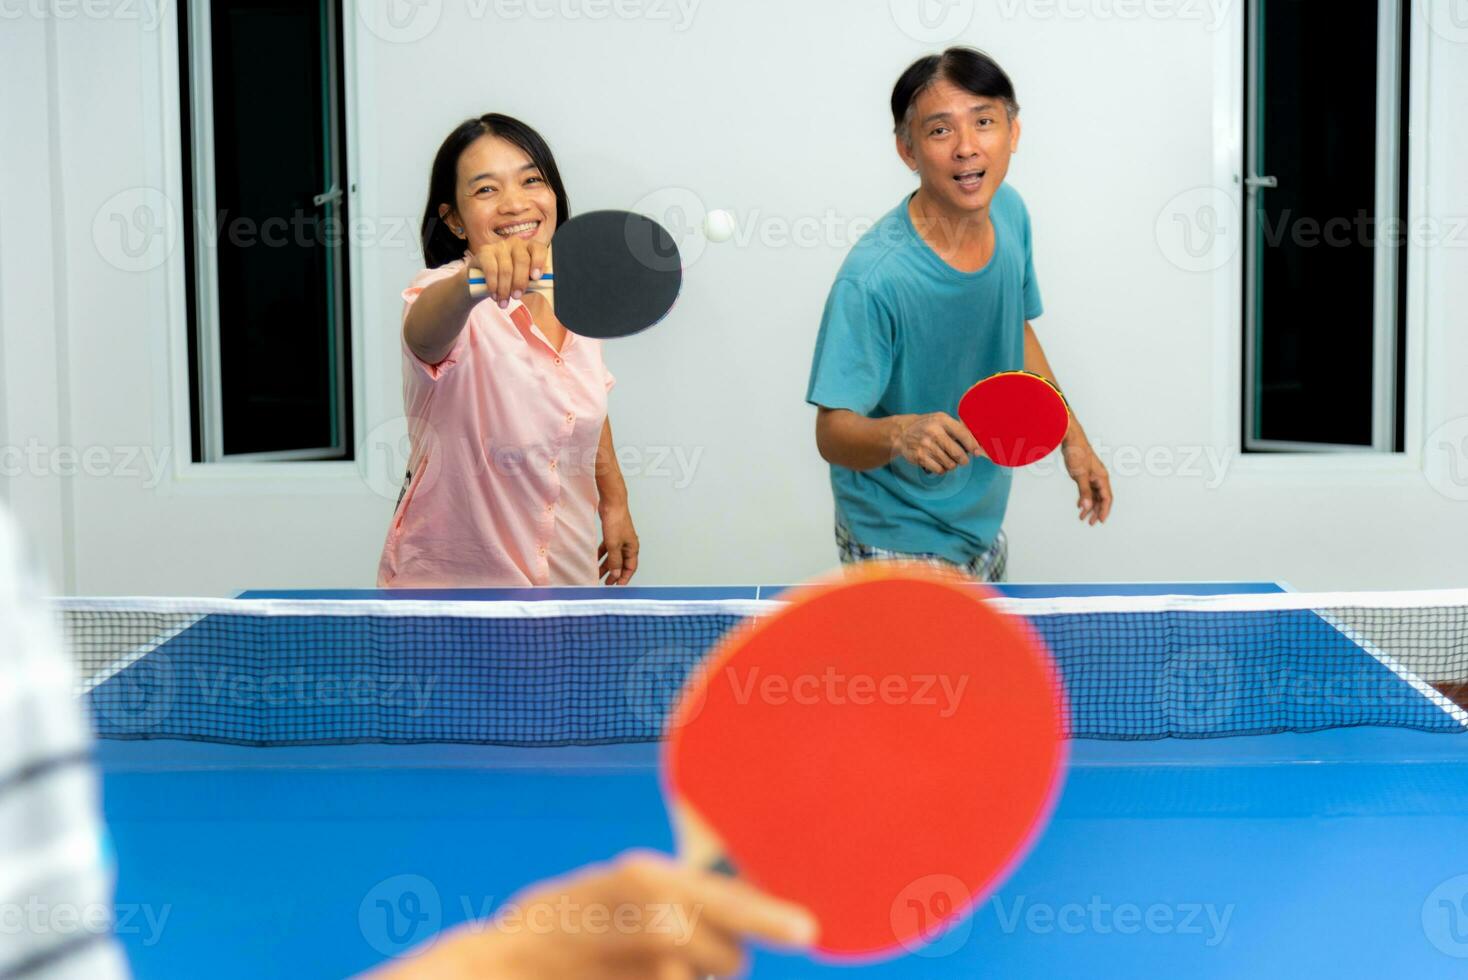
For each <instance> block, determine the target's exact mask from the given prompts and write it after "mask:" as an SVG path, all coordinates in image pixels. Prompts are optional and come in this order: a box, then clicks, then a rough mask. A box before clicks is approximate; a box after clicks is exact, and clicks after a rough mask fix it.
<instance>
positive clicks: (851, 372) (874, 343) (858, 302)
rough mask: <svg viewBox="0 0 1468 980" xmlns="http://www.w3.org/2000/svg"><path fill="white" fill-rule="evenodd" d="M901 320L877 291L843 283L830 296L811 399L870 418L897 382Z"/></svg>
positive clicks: (812, 376) (818, 338)
mask: <svg viewBox="0 0 1468 980" xmlns="http://www.w3.org/2000/svg"><path fill="white" fill-rule="evenodd" d="M895 329H896V322H895V320H894V318H893V317H892V315H891V312H890V311H889V310H888V309H886V308H885V307H884V306H883V305H882V304H881V303H880V302H879V301H878V300H877V298H876V297H875V296H873V295H872V293H871V291H870V290H869V289H867V288H866V287H865V286H864V285H862V284H861V283H860V282H858V281H856V280H852V279H837V280H836V283H835V285H833V286H832V287H831V293H830V295H829V296H827V297H826V309H825V312H824V313H822V315H821V329H820V332H819V334H818V335H817V336H816V350H815V358H814V360H813V362H812V364H811V369H810V386H809V387H808V388H807V390H806V395H805V400H806V401H807V402H809V403H810V404H812V405H819V406H821V407H823V408H844V409H848V410H850V411H853V412H856V413H857V414H858V415H869V414H871V412H872V410H873V409H875V408H876V407H877V404H878V403H879V402H880V401H881V400H882V395H883V394H884V393H886V391H887V385H888V383H889V382H890V381H891V378H892V360H893V350H894V347H895V344H894V335H895Z"/></svg>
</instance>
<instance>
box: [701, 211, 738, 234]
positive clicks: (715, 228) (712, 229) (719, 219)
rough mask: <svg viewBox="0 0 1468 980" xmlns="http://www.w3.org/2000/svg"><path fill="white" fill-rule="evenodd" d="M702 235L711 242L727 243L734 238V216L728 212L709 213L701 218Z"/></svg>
mask: <svg viewBox="0 0 1468 980" xmlns="http://www.w3.org/2000/svg"><path fill="white" fill-rule="evenodd" d="M703 234H704V237H705V238H707V239H708V240H709V241H711V242H727V241H728V240H729V239H730V238H732V237H734V216H733V215H732V214H730V213H729V212H728V211H722V210H721V211H710V212H709V213H708V214H706V215H704V218H703Z"/></svg>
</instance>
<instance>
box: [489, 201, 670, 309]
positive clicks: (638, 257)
mask: <svg viewBox="0 0 1468 980" xmlns="http://www.w3.org/2000/svg"><path fill="white" fill-rule="evenodd" d="M474 271H475V272H476V273H477V272H478V270H474ZM682 285H683V260H682V258H681V257H680V255H679V253H678V245H677V243H676V242H675V241H674V240H673V236H672V235H671V234H669V233H668V230H667V229H666V228H664V227H663V226H662V225H660V224H658V223H657V222H656V221H654V220H652V219H651V218H649V217H646V216H645V215H641V214H633V213H632V212H630V211H588V212H587V213H585V214H581V215H577V216H576V217H574V218H572V219H570V220H569V221H567V222H566V223H565V224H564V225H562V226H561V227H559V228H557V229H556V233H555V235H554V236H552V238H551V244H550V256H549V258H548V260H547V262H546V269H545V272H544V273H543V274H542V275H541V277H540V278H539V279H536V280H533V281H532V282H531V284H530V288H531V289H532V290H535V291H537V292H543V293H545V294H547V295H548V296H549V297H550V298H551V303H552V305H553V306H554V308H555V311H556V319H558V320H560V321H561V322H562V323H563V324H565V325H566V328H567V329H568V330H570V331H572V332H573V333H578V334H580V335H581V336H583V337H600V338H610V337H627V336H630V335H632V334H634V333H637V332H638V331H641V330H646V329H647V328H648V327H650V326H652V325H654V324H656V323H657V322H658V321H659V320H661V319H662V318H663V317H665V316H667V314H668V311H669V310H671V309H672V308H673V303H674V301H675V300H677V298H678V292H679V290H680V289H681V288H682ZM469 288H470V291H471V293H475V294H476V295H477V294H478V293H482V292H483V291H484V289H485V285H484V277H483V275H482V274H479V275H474V274H471V276H470V279H469ZM476 291H477V292H476Z"/></svg>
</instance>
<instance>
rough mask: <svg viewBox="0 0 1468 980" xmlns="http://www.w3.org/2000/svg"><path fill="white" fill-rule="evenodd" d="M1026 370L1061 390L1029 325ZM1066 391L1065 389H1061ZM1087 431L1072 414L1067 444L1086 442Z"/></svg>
mask: <svg viewBox="0 0 1468 980" xmlns="http://www.w3.org/2000/svg"><path fill="white" fill-rule="evenodd" d="M1025 370H1026V371H1028V372H1030V373H1031V374H1038V375H1039V376H1040V377H1042V378H1049V379H1050V381H1051V382H1052V383H1053V384H1054V385H1055V387H1057V388H1060V382H1059V381H1058V380H1057V379H1056V377H1055V372H1054V371H1053V370H1051V368H1050V360H1049V358H1047V357H1046V356H1045V348H1043V347H1041V346H1040V338H1039V337H1038V336H1036V335H1035V328H1034V327H1032V326H1030V325H1029V324H1028V323H1026V324H1025ZM1060 390H1061V391H1064V390H1065V389H1064V388H1061V389H1060ZM1085 438H1086V430H1085V429H1083V428H1081V421H1080V419H1078V418H1076V416H1075V411H1074V409H1072V411H1071V413H1070V428H1069V429H1068V430H1067V431H1066V433H1065V441H1066V443H1070V442H1072V441H1074V440H1077V439H1080V440H1083V441H1084V440H1085Z"/></svg>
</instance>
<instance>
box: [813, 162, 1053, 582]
mask: <svg viewBox="0 0 1468 980" xmlns="http://www.w3.org/2000/svg"><path fill="white" fill-rule="evenodd" d="M908 200H910V199H904V200H903V201H902V203H901V204H899V205H898V206H897V207H896V208H894V209H893V210H892V211H890V212H888V213H887V214H886V215H885V216H884V217H883V218H882V219H881V220H880V221H879V222H877V224H876V225H874V226H873V227H872V229H871V230H870V231H868V232H867V233H866V234H865V235H863V236H862V237H861V239H860V241H858V242H857V243H856V246H855V247H854V248H852V250H851V253H850V254H849V255H847V257H846V261H845V262H843V263H842V265H841V271H840V272H839V273H837V275H836V282H835V284H834V285H833V286H832V287H831V294H830V296H828V297H827V299H826V310H825V313H824V314H823V315H822V318H821V330H820V335H819V336H818V337H817V338H816V352H815V362H814V364H813V365H812V366H811V373H810V387H809V389H808V390H807V392H806V401H808V402H810V403H811V404H812V405H821V406H824V407H826V408H838V409H839V408H844V409H850V410H851V411H853V412H855V413H857V414H858V415H865V416H869V417H871V418H885V417H887V416H889V415H907V414H925V413H928V412H947V413H948V414H949V415H954V416H956V415H957V413H958V400H959V399H960V398H962V397H963V393H964V392H965V391H967V390H968V389H969V387H970V386H971V385H973V384H975V383H976V382H978V381H981V380H983V379H984V378H986V377H988V376H989V375H991V374H994V373H996V372H998V371H1015V370H1019V369H1021V368H1023V367H1024V327H1025V321H1026V320H1033V319H1034V318H1036V317H1038V316H1039V315H1040V313H1041V304H1040V286H1039V283H1038V282H1037V281H1036V280H1035V267H1034V261H1033V257H1032V255H1031V252H1030V217H1029V214H1028V212H1027V211H1026V210H1025V205H1024V201H1023V200H1022V199H1021V198H1020V196H1019V192H1018V191H1016V190H1014V189H1013V188H1011V187H1010V186H1009V185H1007V184H1003V185H1000V187H999V190H998V191H996V192H995V194H994V200H993V202H992V203H991V204H990V208H989V214H990V219H991V220H992V221H993V223H994V255H993V257H992V258H991V259H990V260H989V263H988V265H986V266H984V268H982V269H980V270H979V271H978V272H959V271H958V270H957V269H954V268H953V267H952V266H950V265H949V264H948V263H946V262H944V261H943V260H942V259H940V258H939V257H938V255H937V253H935V252H934V251H933V250H932V248H930V247H929V246H928V244H927V243H926V242H924V241H923V240H922V238H920V237H919V236H918V233H917V230H916V229H915V228H913V224H912V219H911V217H909V215H908V213H907V207H908ZM1009 483H1010V472H1009V470H1007V469H1005V468H1003V467H999V466H995V465H994V464H993V463H991V462H989V461H988V460H987V459H981V458H975V459H972V460H971V461H970V462H969V465H967V466H960V467H958V468H957V469H956V470H953V471H952V472H950V473H947V474H945V475H943V476H933V475H931V474H929V473H926V472H924V471H923V469H922V468H921V467H918V466H915V465H913V464H912V463H909V462H908V461H907V460H905V459H902V458H898V459H896V460H894V461H893V462H891V463H889V464H888V465H886V466H883V467H880V468H878V469H875V470H867V471H865V472H857V471H855V470H849V469H846V468H845V467H841V466H832V467H831V489H832V491H833V492H834V493H835V496H836V512H837V517H838V519H839V520H841V521H842V522H843V523H844V524H845V525H846V526H847V528H849V529H850V531H851V535H852V537H854V538H855V539H856V540H857V541H859V542H861V543H862V544H865V545H870V546H872V547H875V548H883V549H887V550H891V551H900V552H905V553H910V554H934V555H940V556H942V557H944V558H947V559H949V560H950V561H955V562H960V563H962V562H967V561H968V560H970V559H971V558H974V557H976V556H978V555H980V554H983V553H984V552H985V551H987V550H988V549H989V547H990V546H991V545H992V544H993V543H994V539H995V536H996V535H997V534H998V533H999V526H1000V524H1001V523H1002V522H1003V520H1004V509H1005V506H1006V504H1007V503H1008V501H1009Z"/></svg>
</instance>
